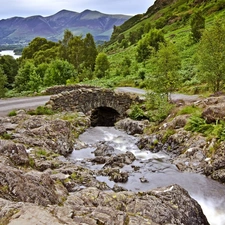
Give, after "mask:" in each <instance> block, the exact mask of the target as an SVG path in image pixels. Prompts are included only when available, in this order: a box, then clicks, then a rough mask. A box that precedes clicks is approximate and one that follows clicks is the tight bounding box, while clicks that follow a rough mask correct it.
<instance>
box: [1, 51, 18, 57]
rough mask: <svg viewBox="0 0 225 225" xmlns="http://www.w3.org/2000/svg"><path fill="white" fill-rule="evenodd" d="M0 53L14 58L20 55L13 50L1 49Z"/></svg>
mask: <svg viewBox="0 0 225 225" xmlns="http://www.w3.org/2000/svg"><path fill="white" fill-rule="evenodd" d="M0 55H11V56H13V57H14V59H17V58H19V57H21V55H15V53H14V51H13V50H3V51H1V52H0Z"/></svg>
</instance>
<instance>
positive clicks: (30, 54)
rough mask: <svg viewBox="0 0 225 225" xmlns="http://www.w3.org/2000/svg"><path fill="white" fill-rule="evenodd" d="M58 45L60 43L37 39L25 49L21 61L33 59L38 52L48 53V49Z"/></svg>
mask: <svg viewBox="0 0 225 225" xmlns="http://www.w3.org/2000/svg"><path fill="white" fill-rule="evenodd" d="M57 45H58V43H56V42H53V41H48V40H47V39H46V38H42V37H36V38H34V39H33V40H32V41H31V42H30V43H29V45H28V46H27V47H25V48H24V49H23V52H22V56H21V59H22V60H25V59H33V58H34V55H35V54H37V52H38V51H41V50H42V51H46V50H47V49H50V48H52V47H55V46H57Z"/></svg>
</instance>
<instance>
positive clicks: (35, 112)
mask: <svg viewBox="0 0 225 225" xmlns="http://www.w3.org/2000/svg"><path fill="white" fill-rule="evenodd" d="M55 113H56V112H54V111H53V110H52V109H49V108H47V107H45V106H38V107H37V108H36V109H34V110H29V111H27V114H29V115H53V114H55Z"/></svg>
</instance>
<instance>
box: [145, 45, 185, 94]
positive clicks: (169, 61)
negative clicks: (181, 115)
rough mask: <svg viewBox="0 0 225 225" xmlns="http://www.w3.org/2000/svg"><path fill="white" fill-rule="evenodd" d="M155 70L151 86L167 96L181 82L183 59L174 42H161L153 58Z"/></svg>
mask: <svg viewBox="0 0 225 225" xmlns="http://www.w3.org/2000/svg"><path fill="white" fill-rule="evenodd" d="M153 64H154V65H155V70H154V72H153V74H152V75H153V76H152V78H151V79H150V81H149V87H150V89H151V90H153V91H154V92H158V93H164V94H166V95H167V98H169V97H170V93H171V92H173V91H175V90H176V88H177V87H178V85H179V84H180V80H181V79H180V74H179V69H180V68H181V59H180V57H179V52H178V50H177V49H176V47H175V45H174V44H172V43H161V44H160V47H159V50H158V52H157V53H156V57H155V58H154V59H153Z"/></svg>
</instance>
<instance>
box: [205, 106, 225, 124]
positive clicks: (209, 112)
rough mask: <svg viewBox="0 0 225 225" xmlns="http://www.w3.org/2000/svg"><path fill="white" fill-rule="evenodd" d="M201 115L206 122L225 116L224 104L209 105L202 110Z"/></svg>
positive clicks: (212, 121)
mask: <svg viewBox="0 0 225 225" xmlns="http://www.w3.org/2000/svg"><path fill="white" fill-rule="evenodd" d="M202 117H203V118H204V119H205V120H206V122H207V123H214V122H216V121H218V120H221V119H224V117H225V104H222V103H221V104H218V105H216V106H209V107H207V108H206V109H205V110H204V111H203V112H202Z"/></svg>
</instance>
